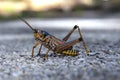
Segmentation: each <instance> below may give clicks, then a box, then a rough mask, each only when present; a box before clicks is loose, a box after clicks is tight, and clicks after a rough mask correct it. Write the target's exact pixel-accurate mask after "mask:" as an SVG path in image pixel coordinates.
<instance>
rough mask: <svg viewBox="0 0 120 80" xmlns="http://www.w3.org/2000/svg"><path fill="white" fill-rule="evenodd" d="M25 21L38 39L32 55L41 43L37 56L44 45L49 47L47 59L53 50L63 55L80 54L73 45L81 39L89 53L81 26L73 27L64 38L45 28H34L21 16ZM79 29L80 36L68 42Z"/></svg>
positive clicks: (45, 57)
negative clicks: (57, 36)
mask: <svg viewBox="0 0 120 80" xmlns="http://www.w3.org/2000/svg"><path fill="white" fill-rule="evenodd" d="M20 19H21V20H22V21H23V22H25V23H26V24H27V25H28V26H29V27H30V28H31V29H32V31H33V32H34V37H35V40H36V41H37V42H36V43H35V44H34V46H33V48H32V57H33V56H34V48H36V47H37V46H38V45H39V44H41V46H40V48H39V52H38V54H37V55H36V56H40V52H41V49H42V46H44V47H46V48H48V50H47V52H46V54H45V56H44V60H46V59H47V58H48V53H49V51H50V50H51V51H53V52H54V53H56V54H58V53H59V54H62V55H69V56H77V55H79V52H78V51H76V50H73V49H72V47H73V45H75V44H77V43H79V42H80V41H82V43H83V46H84V48H85V51H86V54H88V53H89V50H88V49H87V47H86V44H85V42H84V39H83V37H82V33H81V31H80V28H79V26H77V25H75V26H74V27H73V29H72V30H71V31H70V32H69V33H68V34H67V35H66V36H65V37H64V38H63V39H62V40H60V39H58V38H56V37H55V36H53V35H51V34H49V33H48V32H46V31H43V30H40V31H39V30H38V29H34V28H32V27H31V25H30V24H28V22H27V21H25V20H24V19H22V18H20ZM76 29H78V32H79V35H80V38H78V39H75V40H73V41H70V42H67V40H68V39H69V37H70V36H71V34H72V33H73V32H74V30H76Z"/></svg>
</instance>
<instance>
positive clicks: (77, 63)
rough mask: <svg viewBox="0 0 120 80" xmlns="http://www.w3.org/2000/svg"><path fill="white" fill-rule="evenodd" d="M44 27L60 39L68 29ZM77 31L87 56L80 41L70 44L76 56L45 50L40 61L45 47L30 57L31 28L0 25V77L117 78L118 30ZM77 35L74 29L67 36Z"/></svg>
mask: <svg viewBox="0 0 120 80" xmlns="http://www.w3.org/2000/svg"><path fill="white" fill-rule="evenodd" d="M45 30H46V31H48V32H49V33H50V34H52V35H54V36H56V37H57V38H60V39H62V38H63V37H64V36H65V35H66V34H67V33H68V32H69V29H52V28H47V29H45ZM81 31H82V34H83V37H84V40H85V42H86V44H87V47H88V49H89V50H90V54H89V55H88V56H86V55H85V50H84V48H83V46H82V43H80V44H77V45H75V46H74V47H73V49H75V50H78V51H80V55H78V56H76V57H70V56H61V55H54V54H53V52H49V57H48V59H47V60H46V61H43V58H42V57H43V55H44V54H45V52H46V51H47V49H46V48H43V49H42V52H41V54H43V55H41V57H35V58H32V57H31V50H32V47H33V45H34V43H35V40H34V38H33V34H32V31H31V30H28V28H23V27H22V28H20V27H19V28H8V27H0V80H38V79H39V80H61V79H62V80H120V30H87V29H84V30H83V29H82V30H81ZM78 37H79V35H78V32H77V31H75V33H74V34H73V35H72V36H71V37H70V40H73V39H76V38H78ZM70 40H69V41H70ZM38 49H39V47H37V48H36V49H35V54H37V53H38Z"/></svg>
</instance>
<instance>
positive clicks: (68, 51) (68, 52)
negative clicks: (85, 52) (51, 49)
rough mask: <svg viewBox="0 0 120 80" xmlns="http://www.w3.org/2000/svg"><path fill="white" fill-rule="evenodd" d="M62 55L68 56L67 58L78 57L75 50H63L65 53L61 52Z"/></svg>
mask: <svg viewBox="0 0 120 80" xmlns="http://www.w3.org/2000/svg"><path fill="white" fill-rule="evenodd" d="M62 54H63V55H69V56H77V55H79V53H78V52H77V51H75V50H65V51H62Z"/></svg>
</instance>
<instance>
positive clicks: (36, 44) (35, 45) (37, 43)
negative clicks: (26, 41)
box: [32, 42, 41, 57]
mask: <svg viewBox="0 0 120 80" xmlns="http://www.w3.org/2000/svg"><path fill="white" fill-rule="evenodd" d="M40 43H41V42H36V43H35V44H34V46H33V48H32V57H33V56H34V48H36V47H37V46H38V45H39V44H40Z"/></svg>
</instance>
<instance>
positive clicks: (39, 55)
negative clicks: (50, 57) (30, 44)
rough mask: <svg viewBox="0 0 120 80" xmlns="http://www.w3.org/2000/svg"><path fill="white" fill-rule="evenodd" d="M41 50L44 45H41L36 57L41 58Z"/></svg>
mask: <svg viewBox="0 0 120 80" xmlns="http://www.w3.org/2000/svg"><path fill="white" fill-rule="evenodd" d="M41 49H42V44H41V46H40V48H39V52H38V54H37V55H36V56H40V52H41Z"/></svg>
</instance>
